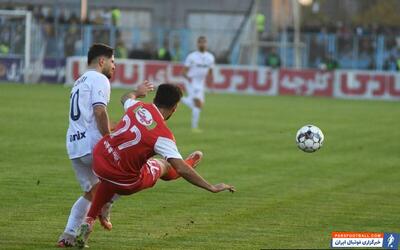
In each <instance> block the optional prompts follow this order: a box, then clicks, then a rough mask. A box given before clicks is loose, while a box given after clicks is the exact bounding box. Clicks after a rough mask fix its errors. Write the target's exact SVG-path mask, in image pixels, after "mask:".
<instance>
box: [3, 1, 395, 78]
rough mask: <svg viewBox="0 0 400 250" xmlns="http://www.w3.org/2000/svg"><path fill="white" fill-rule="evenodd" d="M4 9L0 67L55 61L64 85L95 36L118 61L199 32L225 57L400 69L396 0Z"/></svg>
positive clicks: (286, 64)
mask: <svg viewBox="0 0 400 250" xmlns="http://www.w3.org/2000/svg"><path fill="white" fill-rule="evenodd" d="M0 6H1V8H0V9H2V10H1V11H0V60H2V62H3V67H1V68H0V74H1V71H2V70H3V73H4V71H5V70H7V71H10V69H9V68H7V65H8V66H9V65H10V64H11V63H12V62H13V60H17V61H18V60H20V61H23V62H24V63H25V66H26V64H27V63H28V64H33V65H34V64H41V65H46V64H48V65H55V66H54V67H53V68H52V69H53V71H54V69H55V71H54V72H53V71H51V73H50V71H49V72H48V75H49V77H48V79H51V81H60V82H62V81H64V78H63V73H62V72H63V69H62V67H64V66H65V61H66V58H67V57H70V56H85V55H86V53H87V50H88V48H89V46H90V45H91V44H92V43H93V42H103V43H106V44H110V45H111V46H112V47H114V48H115V49H116V57H117V58H127V59H142V60H164V61H172V62H182V61H183V60H184V59H185V56H186V55H187V54H188V53H189V52H190V51H192V50H195V49H196V39H197V37H198V36H199V35H205V36H207V38H208V43H209V50H210V51H211V52H212V53H214V55H215V57H216V63H217V64H229V65H259V66H268V67H271V68H280V67H283V68H303V69H304V68H305V69H323V70H333V69H357V70H380V71H398V70H399V68H400V50H399V48H400V36H399V35H398V34H399V31H400V25H399V24H400V15H398V13H400V1H396V0H380V1H378V0H337V1H329V0H248V1H243V0H219V1H212V0H203V1H198V0H185V1H184V0H169V1H161V0H136V1H130V0H115V1H108V0H63V1H61V0H35V1H29V0H13V1H10V0H0ZM16 10H17V11H16ZM18 10H20V11H21V12H18ZM16 13H20V15H18V14H16ZM25 13H31V15H30V16H29V17H27V15H26V14H25ZM28 18H29V21H28ZM27 25H29V27H28V28H29V30H27V27H26V26H27ZM27 36H29V40H28V41H27ZM27 44H28V45H27ZM4 65H6V66H4ZM4 68H7V69H4ZM41 69H43V66H42V68H41ZM8 74H9V75H10V74H11V73H10V72H8ZM44 74H45V75H46V72H44ZM8 78H10V77H8ZM44 79H45V80H46V78H44ZM8 80H10V79H8ZM11 80H18V79H11ZM42 80H43V79H42Z"/></svg>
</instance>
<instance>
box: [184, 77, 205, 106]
mask: <svg viewBox="0 0 400 250" xmlns="http://www.w3.org/2000/svg"><path fill="white" fill-rule="evenodd" d="M186 89H187V92H188V96H189V98H190V99H199V100H200V101H201V102H204V82H201V81H196V80H193V79H192V81H191V82H187V83H186Z"/></svg>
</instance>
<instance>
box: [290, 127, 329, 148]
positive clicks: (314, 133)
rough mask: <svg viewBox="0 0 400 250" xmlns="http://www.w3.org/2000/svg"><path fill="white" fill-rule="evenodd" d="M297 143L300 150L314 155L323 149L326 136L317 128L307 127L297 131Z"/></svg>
mask: <svg viewBox="0 0 400 250" xmlns="http://www.w3.org/2000/svg"><path fill="white" fill-rule="evenodd" d="M296 143H297V147H299V149H301V150H303V151H304V152H307V153H312V152H315V151H317V150H318V149H320V148H321V147H322V144H323V143H324V134H323V133H322V131H321V129H319V128H318V127H317V126H314V125H306V126H304V127H302V128H301V129H299V130H298V131H297V134H296Z"/></svg>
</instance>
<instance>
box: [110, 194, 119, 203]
mask: <svg viewBox="0 0 400 250" xmlns="http://www.w3.org/2000/svg"><path fill="white" fill-rule="evenodd" d="M119 197H121V195H119V194H114V196H113V197H112V199H111V202H114V201H116V200H118V199H119Z"/></svg>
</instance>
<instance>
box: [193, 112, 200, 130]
mask: <svg viewBox="0 0 400 250" xmlns="http://www.w3.org/2000/svg"><path fill="white" fill-rule="evenodd" d="M200 111H201V109H199V108H198V107H193V108H192V128H198V127H199V119H200Z"/></svg>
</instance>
